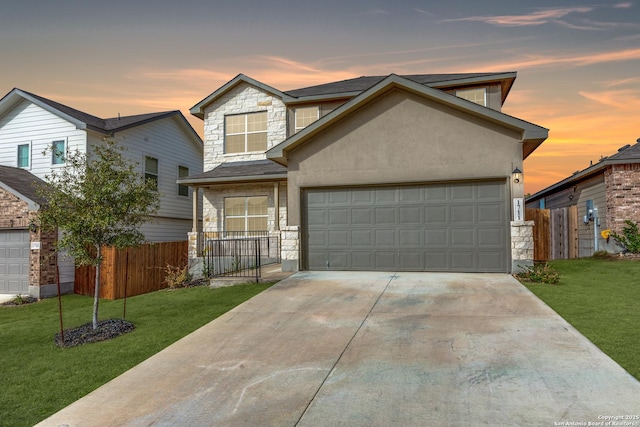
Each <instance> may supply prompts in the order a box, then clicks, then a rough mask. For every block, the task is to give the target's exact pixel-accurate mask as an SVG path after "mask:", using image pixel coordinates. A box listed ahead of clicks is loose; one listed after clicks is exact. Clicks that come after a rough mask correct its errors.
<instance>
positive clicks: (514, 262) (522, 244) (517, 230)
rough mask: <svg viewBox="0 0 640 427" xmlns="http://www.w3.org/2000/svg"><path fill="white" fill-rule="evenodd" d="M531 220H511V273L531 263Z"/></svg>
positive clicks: (517, 271) (521, 269) (518, 271)
mask: <svg viewBox="0 0 640 427" xmlns="http://www.w3.org/2000/svg"><path fill="white" fill-rule="evenodd" d="M533 224H534V222H533V221H511V273H513V274H515V273H520V272H521V271H523V270H524V267H530V266H532V265H533Z"/></svg>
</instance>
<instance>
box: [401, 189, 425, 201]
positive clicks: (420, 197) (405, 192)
mask: <svg viewBox="0 0 640 427" xmlns="http://www.w3.org/2000/svg"><path fill="white" fill-rule="evenodd" d="M398 201H399V202H400V203H414V202H420V203H422V202H423V201H424V190H423V189H422V188H420V187H406V188H401V189H400V190H399V191H398Z"/></svg>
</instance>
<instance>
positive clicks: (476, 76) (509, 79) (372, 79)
mask: <svg viewBox="0 0 640 427" xmlns="http://www.w3.org/2000/svg"><path fill="white" fill-rule="evenodd" d="M516 74H517V73H516V72H515V71H510V72H503V73H459V74H409V75H403V76H401V77H403V78H405V79H407V80H410V81H412V82H415V83H418V84H421V85H426V86H430V87H445V86H446V87H455V86H468V85H473V84H480V83H490V82H500V84H501V86H502V91H501V92H502V102H503V103H504V100H505V99H506V97H507V95H508V93H509V91H510V90H511V87H512V86H513V82H514V81H515V79H516ZM387 77H388V76H362V77H357V78H354V79H347V80H341V81H338V82H331V83H325V84H321V85H316V86H309V87H304V88H300V89H293V90H288V91H284V92H283V91H280V90H278V89H276V88H274V87H272V86H269V85H266V84H264V83H261V82H259V81H257V80H255V79H252V78H251V77H248V76H245V75H244V74H238V75H237V76H236V77H234V78H233V79H231V80H230V81H228V82H227V83H225V84H224V85H222V86H221V87H220V88H219V89H217V90H216V91H215V92H213V93H212V94H210V95H209V96H207V97H206V98H204V99H203V100H202V101H200V102H198V103H197V104H196V105H194V106H193V107H191V109H190V110H189V111H190V112H191V114H193V115H194V116H196V117H198V118H200V119H204V109H205V108H206V107H207V105H209V104H211V103H212V102H214V101H215V100H216V99H218V98H219V97H220V96H222V95H224V94H225V93H227V92H228V91H229V90H231V89H232V88H234V87H236V86H237V85H238V84H240V83H243V82H244V83H247V84H250V85H252V86H254V87H257V88H259V89H262V90H264V91H265V92H268V93H271V94H273V95H275V96H277V97H278V98H280V99H282V101H283V102H284V103H285V104H291V103H298V102H310V101H317V100H323V99H337V98H352V97H354V96H357V95H359V94H360V93H362V92H364V91H365V90H367V89H369V88H371V87H372V86H375V85H376V84H378V83H380V82H381V81H382V80H384V79H385V78H387Z"/></svg>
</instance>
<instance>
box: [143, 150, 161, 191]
mask: <svg viewBox="0 0 640 427" xmlns="http://www.w3.org/2000/svg"><path fill="white" fill-rule="evenodd" d="M144 179H147V180H151V181H153V183H154V184H155V187H156V188H158V159H156V158H153V157H149V156H145V158H144Z"/></svg>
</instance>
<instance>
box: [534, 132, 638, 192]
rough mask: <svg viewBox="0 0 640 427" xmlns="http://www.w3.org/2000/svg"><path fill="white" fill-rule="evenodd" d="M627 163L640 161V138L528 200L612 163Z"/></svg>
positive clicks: (589, 174)
mask: <svg viewBox="0 0 640 427" xmlns="http://www.w3.org/2000/svg"><path fill="white" fill-rule="evenodd" d="M625 163H640V140H639V141H638V142H637V143H636V144H634V145H625V146H624V147H621V148H619V149H618V152H617V153H615V154H612V155H611V156H607V157H603V158H601V159H600V161H599V162H598V163H595V164H592V165H590V166H588V167H586V168H585V169H582V170H579V171H577V172H575V173H574V174H573V175H571V176H569V177H567V178H564V179H562V180H560V181H558V182H556V183H555V184H551V185H550V186H548V187H547V188H543V189H542V190H540V191H538V192H537V193H535V194H533V195H531V196H529V197H527V202H532V201H535V200H538V199H540V198H542V197H544V196H546V195H547V194H550V193H553V192H554V191H556V190H558V189H562V188H566V187H567V186H569V185H573V183H574V182H576V181H579V180H581V179H583V178H585V177H587V176H591V175H593V174H595V173H601V172H602V170H604V168H605V166H607V165H612V164H625Z"/></svg>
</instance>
